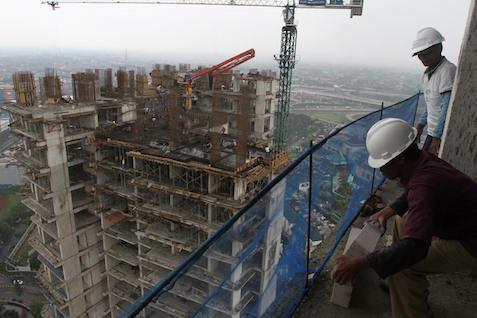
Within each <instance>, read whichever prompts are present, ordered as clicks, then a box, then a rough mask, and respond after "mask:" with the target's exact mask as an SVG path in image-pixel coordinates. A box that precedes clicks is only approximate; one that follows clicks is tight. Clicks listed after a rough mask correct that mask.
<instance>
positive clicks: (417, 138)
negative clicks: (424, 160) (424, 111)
mask: <svg viewBox="0 0 477 318" xmlns="http://www.w3.org/2000/svg"><path fill="white" fill-rule="evenodd" d="M416 129H417V137H416V142H417V143H419V142H420V141H421V135H422V131H423V130H424V125H422V124H417V126H416Z"/></svg>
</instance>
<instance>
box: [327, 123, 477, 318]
mask: <svg viewBox="0 0 477 318" xmlns="http://www.w3.org/2000/svg"><path fill="white" fill-rule="evenodd" d="M416 137H417V130H416V128H413V127H411V126H410V125H409V124H407V123H406V122H405V121H403V120H401V119H397V118H388V119H383V120H381V121H379V122H377V123H376V124H374V125H373V126H372V127H371V128H370V129H369V131H368V134H367V137H366V147H367V150H368V153H369V157H368V164H369V165H370V166H371V167H372V168H379V169H380V170H381V172H382V173H383V175H384V176H386V177H387V178H389V179H398V180H399V182H400V183H401V184H402V185H403V186H404V187H405V189H406V192H405V193H404V194H403V195H402V196H401V197H400V198H398V199H397V200H396V201H395V202H394V203H392V204H391V205H390V206H387V207H385V208H383V209H382V210H380V211H379V212H377V213H376V214H374V215H373V216H371V217H370V218H369V219H368V222H377V223H379V224H381V225H383V224H384V223H385V222H386V220H387V219H388V218H390V217H391V216H394V215H398V217H396V221H395V229H394V241H393V244H392V245H391V246H389V247H386V248H382V249H378V250H376V251H374V252H371V253H370V254H368V255H365V256H357V257H353V256H345V255H342V256H340V257H338V259H337V268H336V271H335V272H334V275H333V278H334V280H335V281H336V282H338V283H340V284H344V283H346V282H348V281H350V280H353V278H354V277H355V276H356V274H358V272H360V271H361V270H363V269H365V268H372V269H374V271H376V273H377V274H378V275H379V276H380V277H382V278H386V277H388V282H389V291H390V296H391V305H392V314H393V317H395V318H407V317H409V318H411V317H412V318H416V317H432V313H431V311H430V309H429V306H428V304H427V296H428V287H429V283H428V281H427V278H426V276H427V275H431V274H438V273H449V272H474V273H475V272H477V183H475V182H474V181H472V180H471V179H470V178H469V177H468V176H467V175H465V174H464V173H462V172H460V171H459V170H457V169H456V168H454V167H453V166H451V165H450V164H449V163H447V162H445V161H444V160H441V159H439V158H438V157H436V156H434V155H432V154H430V153H428V152H427V151H425V150H419V148H418V146H417V144H416V142H415V141H416Z"/></svg>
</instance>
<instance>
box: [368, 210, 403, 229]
mask: <svg viewBox="0 0 477 318" xmlns="http://www.w3.org/2000/svg"><path fill="white" fill-rule="evenodd" d="M393 215H396V211H395V210H394V209H393V208H391V207H388V206H387V207H385V208H383V209H381V210H379V211H378V212H376V213H375V214H373V215H371V216H370V217H369V218H368V219H367V220H366V223H371V224H377V225H379V230H380V231H381V235H382V234H384V232H386V223H387V220H388V219H389V218H390V217H391V216H393Z"/></svg>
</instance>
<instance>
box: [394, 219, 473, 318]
mask: <svg viewBox="0 0 477 318" xmlns="http://www.w3.org/2000/svg"><path fill="white" fill-rule="evenodd" d="M402 223H403V219H401V218H400V217H399V216H396V219H395V222H394V233H393V236H394V237H393V238H394V241H395V242H396V241H397V240H400V238H401V237H402V235H401V233H402V232H401V225H402ZM449 272H474V273H475V272H477V258H476V257H474V256H473V255H472V254H470V253H469V252H468V251H467V250H466V249H465V248H464V247H463V246H462V244H461V243H460V242H459V241H455V240H442V239H439V238H434V239H433V240H432V244H431V246H430V248H429V252H428V253H427V256H426V258H425V259H424V260H422V261H421V262H419V263H417V264H415V265H413V266H412V267H411V268H408V269H405V270H403V271H401V272H399V273H396V274H394V275H392V276H390V277H389V291H390V294H391V305H392V312H393V318H420V317H432V313H431V311H430V309H429V305H428V304H427V296H428V294H429V290H428V288H429V283H428V281H427V278H426V275H430V274H439V273H449Z"/></svg>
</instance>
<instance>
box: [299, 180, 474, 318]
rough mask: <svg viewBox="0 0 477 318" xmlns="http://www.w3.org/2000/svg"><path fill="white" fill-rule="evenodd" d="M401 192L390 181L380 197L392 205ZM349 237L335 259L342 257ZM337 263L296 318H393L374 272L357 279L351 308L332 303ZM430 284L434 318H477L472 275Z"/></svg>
mask: <svg viewBox="0 0 477 318" xmlns="http://www.w3.org/2000/svg"><path fill="white" fill-rule="evenodd" d="M400 193H401V191H400V190H399V186H398V184H397V183H395V182H390V181H387V182H386V183H385V184H384V185H383V187H382V191H380V192H378V195H379V196H380V197H382V198H383V199H384V201H385V202H390V201H391V200H393V199H394V198H395V197H397V196H398V195H400ZM364 221H365V219H364V218H358V219H357V220H356V222H355V225H356V226H362V223H363V222H364ZM392 224H393V220H392V219H390V220H389V222H388V226H387V231H386V233H385V235H384V236H383V238H382V239H381V240H380V242H379V243H378V244H379V245H378V247H379V246H382V245H383V244H384V243H385V241H386V240H387V238H388V235H392ZM344 242H346V237H345V239H344V240H343V241H342V243H341V246H340V248H338V250H337V252H336V253H335V257H336V256H338V255H341V253H342V251H343V248H344ZM333 265H334V260H331V262H330V263H329V264H328V269H327V270H326V271H324V272H323V273H322V274H321V275H320V276H319V277H318V279H317V281H316V282H314V286H313V287H312V289H311V290H310V292H309V294H308V295H307V296H306V297H305V299H304V301H303V303H302V305H301V307H300V308H299V309H298V310H297V312H296V314H295V316H294V317H295V318H311V317H313V318H315V317H319V318H328V317H330V318H331V317H339V318H348V317H349V318H351V317H353V318H381V317H382V318H384V317H391V304H390V301H389V294H388V293H387V292H386V291H385V290H384V289H383V288H382V287H380V285H381V286H382V285H383V281H382V280H381V279H380V278H379V277H378V276H377V275H376V273H375V272H374V271H372V270H367V271H365V272H363V273H361V274H360V276H359V277H358V278H357V280H356V282H355V285H354V290H353V295H352V298H351V305H350V308H342V307H340V306H337V305H334V304H332V303H331V302H330V296H331V291H332V288H333V281H332V280H331V277H330V270H331V268H332V266H333ZM428 278H429V282H430V295H429V305H430V306H431V309H432V312H433V314H434V318H460V317H465V318H474V317H475V318H477V280H476V281H472V279H471V276H470V274H469V273H453V274H441V275H433V276H428Z"/></svg>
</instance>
